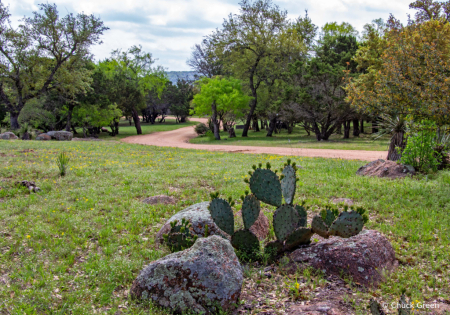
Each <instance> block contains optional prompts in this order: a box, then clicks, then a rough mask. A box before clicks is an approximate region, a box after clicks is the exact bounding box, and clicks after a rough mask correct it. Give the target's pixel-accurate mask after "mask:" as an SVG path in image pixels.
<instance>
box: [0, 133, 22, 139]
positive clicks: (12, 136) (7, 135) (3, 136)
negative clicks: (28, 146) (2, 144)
mask: <svg viewBox="0 0 450 315" xmlns="http://www.w3.org/2000/svg"><path fill="white" fill-rule="evenodd" d="M0 139H3V140H17V139H19V137H17V136H16V135H15V134H14V133H12V132H5V133H1V134H0Z"/></svg>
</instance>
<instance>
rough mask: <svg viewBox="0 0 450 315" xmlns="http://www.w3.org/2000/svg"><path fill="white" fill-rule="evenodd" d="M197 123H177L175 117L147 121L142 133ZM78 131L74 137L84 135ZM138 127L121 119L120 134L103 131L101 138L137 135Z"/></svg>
mask: <svg viewBox="0 0 450 315" xmlns="http://www.w3.org/2000/svg"><path fill="white" fill-rule="evenodd" d="M196 124H198V123H197V122H195V121H188V122H185V123H176V121H175V119H167V118H166V121H165V122H163V123H158V122H156V123H155V124H153V125H152V124H150V123H145V122H141V128H142V134H143V135H147V134H150V133H154V132H159V131H170V130H175V129H178V128H183V127H188V126H195V125H196ZM107 129H108V130H110V128H109V127H108V128H107ZM77 131H78V133H79V134H78V135H75V136H74V137H83V131H82V130H81V129H79V130H77ZM136 135H137V134H136V127H135V126H134V123H133V122H132V123H131V126H130V124H129V122H128V120H121V121H120V124H119V134H118V135H116V136H115V137H111V136H110V135H109V134H108V133H106V132H102V133H101V134H100V135H99V139H104V140H120V139H123V138H126V137H130V136H136Z"/></svg>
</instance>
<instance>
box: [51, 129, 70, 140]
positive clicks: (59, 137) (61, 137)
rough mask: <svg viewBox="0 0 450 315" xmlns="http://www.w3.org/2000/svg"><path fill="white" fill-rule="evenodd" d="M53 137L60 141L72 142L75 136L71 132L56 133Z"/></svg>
mask: <svg viewBox="0 0 450 315" xmlns="http://www.w3.org/2000/svg"><path fill="white" fill-rule="evenodd" d="M52 137H54V138H55V139H56V140H58V141H72V138H73V134H72V133H71V132H70V131H56V132H55V133H54V134H53V136H52Z"/></svg>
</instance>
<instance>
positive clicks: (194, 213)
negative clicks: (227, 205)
mask: <svg viewBox="0 0 450 315" xmlns="http://www.w3.org/2000/svg"><path fill="white" fill-rule="evenodd" d="M208 206H209V201H204V202H200V203H196V204H195V205H192V206H190V207H187V208H186V209H183V210H181V211H180V212H178V213H176V214H175V215H173V216H172V217H171V218H170V219H169V220H167V222H166V223H164V225H163V227H162V228H161V229H160V230H159V232H158V233H157V234H156V242H157V243H161V244H162V242H163V241H164V238H163V235H164V234H168V233H169V232H170V229H171V226H170V222H172V221H175V220H177V221H178V222H179V223H181V220H182V219H183V218H184V219H186V220H188V221H189V222H191V224H192V231H191V234H193V235H197V236H199V237H204V236H205V225H208V235H222V236H224V237H228V238H229V236H228V234H226V233H225V232H224V231H222V230H221V229H219V227H218V226H217V225H216V224H215V223H214V221H213V219H212V217H211V214H210V213H209V210H208Z"/></svg>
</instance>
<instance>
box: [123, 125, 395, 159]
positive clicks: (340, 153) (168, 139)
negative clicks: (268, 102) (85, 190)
mask: <svg viewBox="0 0 450 315" xmlns="http://www.w3.org/2000/svg"><path fill="white" fill-rule="evenodd" d="M190 120H191V121H198V122H203V123H206V122H207V119H206V118H190ZM196 136H197V134H196V133H195V131H194V127H193V126H189V127H184V128H180V129H176V130H172V131H163V132H155V133H152V134H149V135H139V136H132V137H127V138H124V139H122V140H121V141H123V142H126V143H137V144H144V145H154V146H159V147H177V148H184V149H196V150H207V151H223V152H239V153H253V154H259V153H267V154H275V155H295V156H309V157H324V158H341V159H346V160H363V161H374V160H377V159H384V158H386V155H387V151H359V150H328V149H301V148H295V149H291V148H277V147H253V146H235V145H214V144H193V143H189V140H190V139H192V138H195V137H196Z"/></svg>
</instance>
